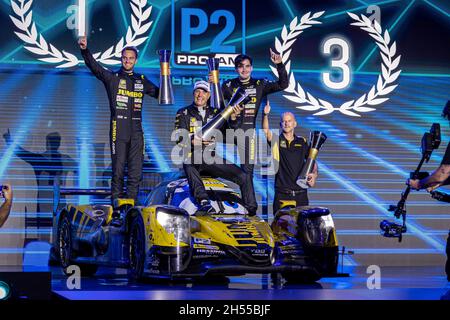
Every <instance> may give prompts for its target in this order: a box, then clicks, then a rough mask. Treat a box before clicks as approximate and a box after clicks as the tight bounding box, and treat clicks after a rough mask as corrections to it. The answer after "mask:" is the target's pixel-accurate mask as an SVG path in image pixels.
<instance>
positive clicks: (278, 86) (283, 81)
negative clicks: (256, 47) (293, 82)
mask: <svg viewBox="0 0 450 320" xmlns="http://www.w3.org/2000/svg"><path fill="white" fill-rule="evenodd" d="M270 59H271V60H272V62H273V63H274V64H275V66H276V68H277V71H278V81H268V80H266V81H265V83H264V90H263V95H267V94H270V93H274V92H278V91H282V90H284V89H286V88H287V87H288V86H289V79H288V74H287V71H286V67H285V66H284V64H283V61H282V58H281V56H280V55H279V54H276V53H275V52H273V51H272V49H270Z"/></svg>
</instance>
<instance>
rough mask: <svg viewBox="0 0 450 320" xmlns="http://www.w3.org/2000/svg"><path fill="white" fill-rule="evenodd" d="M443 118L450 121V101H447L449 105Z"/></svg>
mask: <svg viewBox="0 0 450 320" xmlns="http://www.w3.org/2000/svg"><path fill="white" fill-rule="evenodd" d="M442 116H443V117H444V118H445V119H447V120H450V100H449V101H447V104H446V105H445V107H444V110H442Z"/></svg>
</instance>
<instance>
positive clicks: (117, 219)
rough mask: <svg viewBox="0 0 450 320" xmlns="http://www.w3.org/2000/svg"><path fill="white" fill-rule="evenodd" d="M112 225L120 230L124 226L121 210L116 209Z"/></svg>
mask: <svg viewBox="0 0 450 320" xmlns="http://www.w3.org/2000/svg"><path fill="white" fill-rule="evenodd" d="M111 217H112V219H111V223H110V224H111V225H112V226H114V227H118V228H120V227H121V226H122V225H123V218H122V215H121V214H120V211H119V210H116V209H114V211H113V213H112V216H111Z"/></svg>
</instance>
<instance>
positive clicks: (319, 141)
mask: <svg viewBox="0 0 450 320" xmlns="http://www.w3.org/2000/svg"><path fill="white" fill-rule="evenodd" d="M326 140H327V135H326V134H325V133H323V132H321V131H314V132H310V133H309V155H308V159H307V160H306V163H305V165H304V166H303V169H302V172H301V173H300V176H299V177H298V178H297V184H298V185H299V186H300V187H302V188H303V189H308V188H309V186H308V183H307V181H308V174H310V173H311V172H312V171H313V170H314V165H315V163H316V158H317V155H318V154H319V149H320V148H321V147H322V145H323V144H324V143H325V141H326Z"/></svg>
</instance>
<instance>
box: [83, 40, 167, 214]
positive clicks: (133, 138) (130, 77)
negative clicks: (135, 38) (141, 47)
mask: <svg viewBox="0 0 450 320" xmlns="http://www.w3.org/2000/svg"><path fill="white" fill-rule="evenodd" d="M79 45H80V49H81V54H82V56H83V59H84V62H85V63H86V66H87V67H88V68H89V69H90V70H91V72H92V73H93V74H94V75H95V76H96V77H97V78H98V79H99V80H101V81H102V82H103V84H104V85H105V88H106V92H107V94H108V100H109V107H110V111H111V126H110V146H111V159H112V181H111V200H112V202H113V205H114V200H116V199H118V198H124V197H127V198H131V199H134V200H135V201H136V200H137V194H138V189H139V183H140V181H141V177H142V165H143V161H144V135H143V130H142V103H143V99H144V94H148V95H150V96H151V97H154V98H157V97H158V94H159V88H158V87H157V86H156V85H155V84H153V83H152V82H151V81H149V80H148V79H147V78H146V77H145V76H144V75H141V74H137V73H134V65H135V64H136V61H137V56H138V54H137V49H136V48H134V47H126V48H124V49H123V50H122V67H121V68H120V70H118V71H117V72H112V71H109V70H107V69H104V68H103V67H102V66H101V65H100V64H99V63H98V62H97V61H96V60H95V59H94V57H93V56H92V54H91V52H90V51H89V49H88V48H87V40H86V37H82V38H80V40H79ZM125 165H127V166H128V180H127V192H126V195H125V194H123V186H124V171H125Z"/></svg>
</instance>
